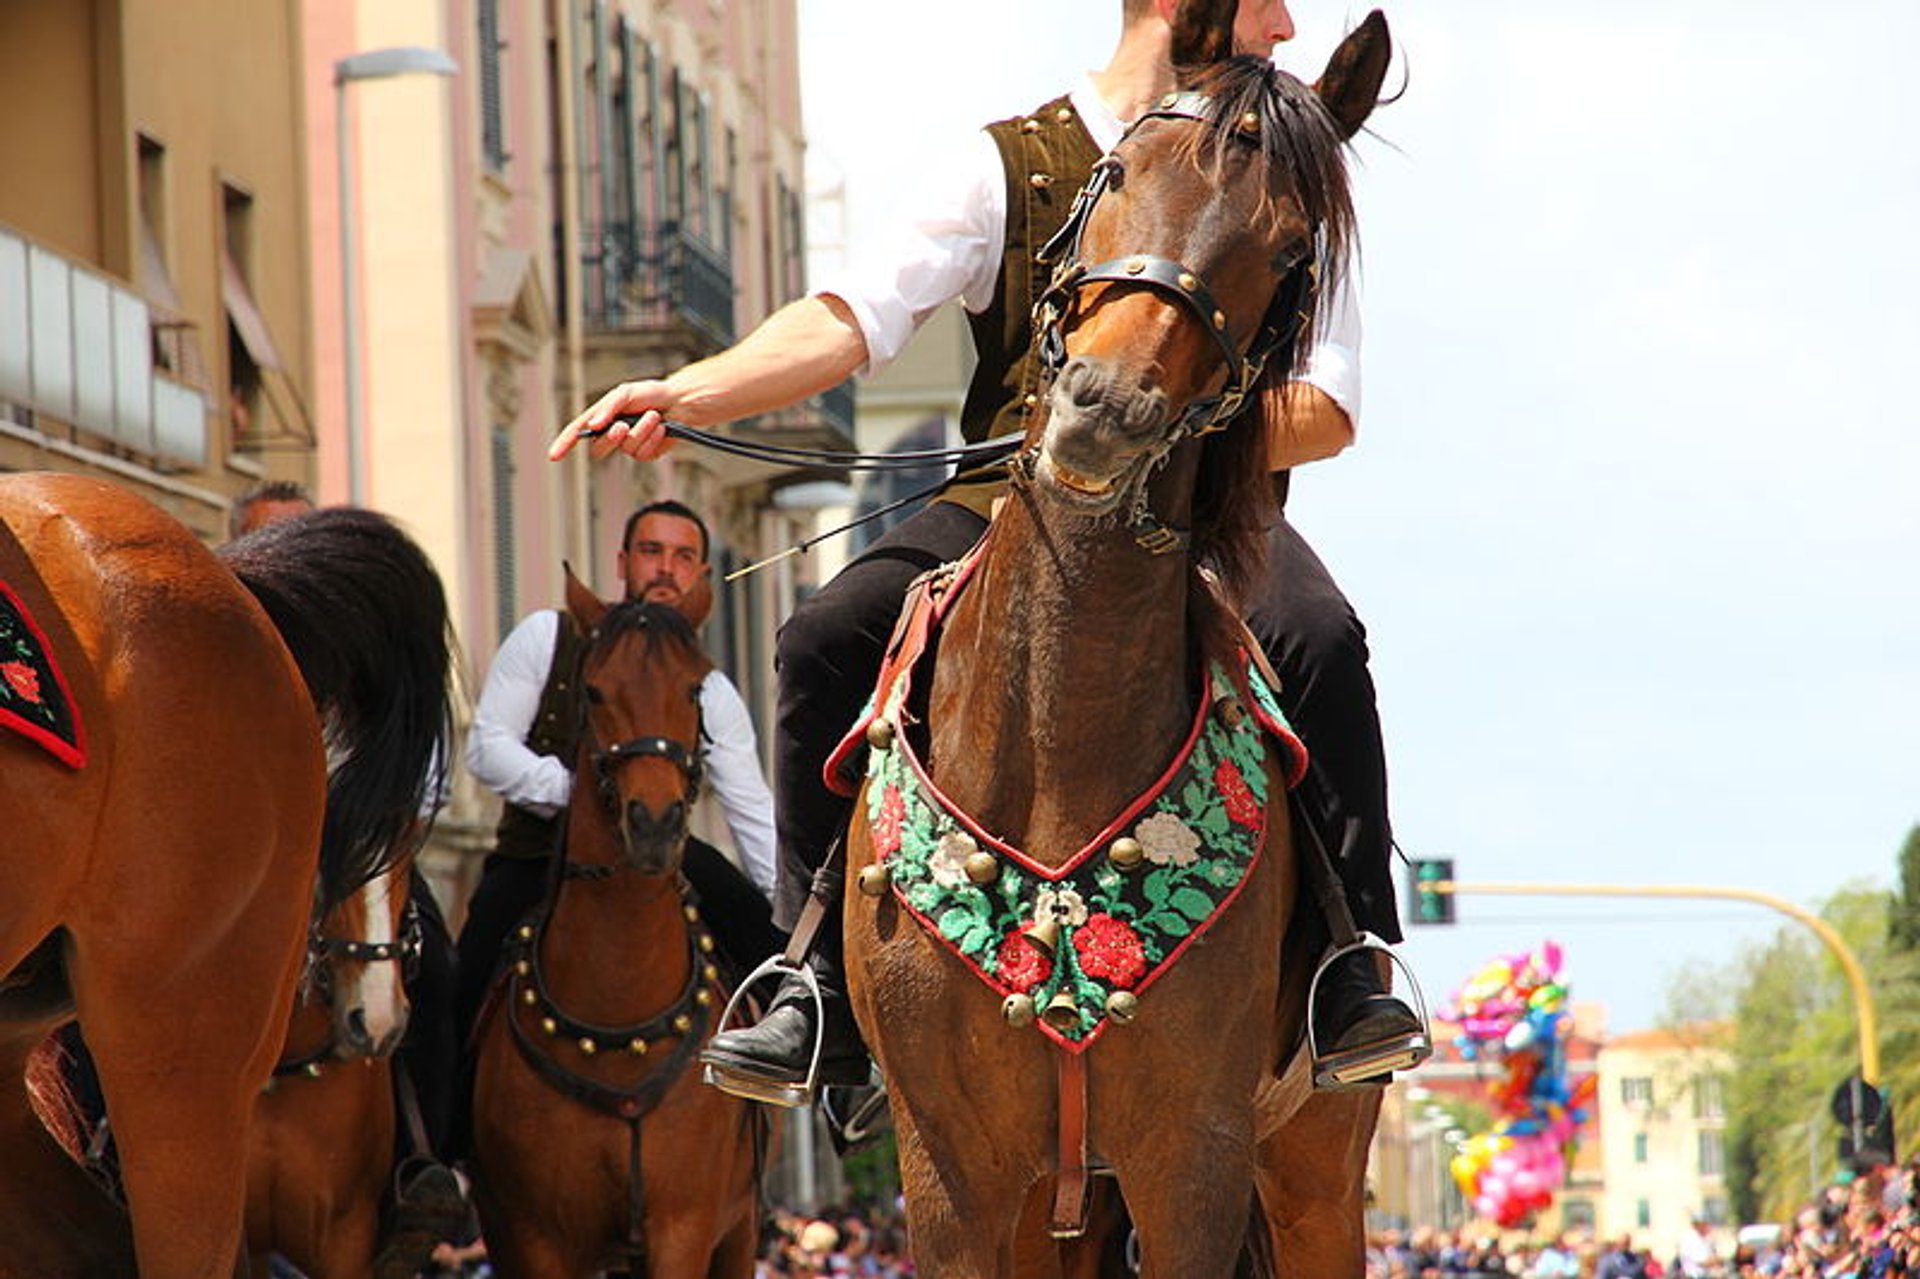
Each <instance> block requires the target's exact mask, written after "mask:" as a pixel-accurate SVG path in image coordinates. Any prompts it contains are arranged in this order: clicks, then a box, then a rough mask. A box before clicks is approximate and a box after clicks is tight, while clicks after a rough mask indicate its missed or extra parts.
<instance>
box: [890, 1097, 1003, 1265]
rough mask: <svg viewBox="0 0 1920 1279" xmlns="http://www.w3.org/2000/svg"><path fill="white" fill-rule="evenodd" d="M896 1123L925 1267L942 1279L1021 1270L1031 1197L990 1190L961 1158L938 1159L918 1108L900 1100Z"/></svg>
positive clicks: (913, 1231) (910, 1228)
mask: <svg viewBox="0 0 1920 1279" xmlns="http://www.w3.org/2000/svg"><path fill="white" fill-rule="evenodd" d="M893 1123H894V1129H895V1133H896V1136H897V1138H898V1141H899V1149H900V1182H901V1186H902V1189H903V1190H904V1191H905V1192H906V1201H907V1233H908V1235H909V1236H910V1237H911V1238H912V1239H913V1251H914V1257H915V1259H916V1260H917V1261H918V1263H919V1265H920V1268H921V1270H923V1271H924V1272H926V1273H927V1274H930V1275H938V1276H940V1279H999V1277H1000V1276H1003V1275H1010V1274H1013V1273H1015V1266H1014V1262H1015V1257H1016V1251H1017V1250H1016V1247H1015V1242H1016V1235H1017V1231H1018V1227H1019V1219H1018V1214H1019V1210H1020V1208H1021V1206H1022V1202H1023V1200H1024V1197H1025V1196H1024V1195H1023V1194H1020V1193H1015V1194H994V1193H987V1192H986V1191H985V1190H984V1189H983V1188H982V1187H981V1186H980V1185H979V1184H978V1182H977V1181H971V1182H970V1181H969V1180H968V1179H967V1175H966V1173H965V1172H964V1171H963V1170H962V1169H961V1168H960V1167H959V1166H958V1163H957V1161H951V1160H948V1161H943V1160H941V1159H938V1158H936V1157H935V1155H934V1154H933V1153H932V1152H931V1151H930V1150H929V1149H928V1145H927V1142H926V1140H925V1137H924V1136H923V1133H922V1131H921V1126H920V1123H919V1121H918V1119H917V1117H916V1116H915V1115H914V1114H913V1112H912V1109H911V1108H910V1107H908V1106H906V1105H903V1104H899V1099H897V1098H896V1104H895V1106H894V1112H893ZM979 1175H982V1174H981V1173H976V1174H975V1176H976V1177H978V1176H979ZM1001 1176H1002V1177H1003V1178H1004V1177H1005V1170H1004V1169H1003V1170H1002V1171H1001ZM1022 1181H1023V1182H1024V1181H1025V1179H1024V1178H1023V1179H1022Z"/></svg>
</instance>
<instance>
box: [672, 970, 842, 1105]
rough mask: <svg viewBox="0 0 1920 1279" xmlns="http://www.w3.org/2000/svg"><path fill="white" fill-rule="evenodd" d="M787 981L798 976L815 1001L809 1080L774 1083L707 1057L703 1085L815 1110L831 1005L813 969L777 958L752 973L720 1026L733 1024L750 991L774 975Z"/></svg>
mask: <svg viewBox="0 0 1920 1279" xmlns="http://www.w3.org/2000/svg"><path fill="white" fill-rule="evenodd" d="M776 973H777V974H779V975H780V976H781V977H782V978H783V979H784V978H786V977H789V976H795V975H797V976H798V977H799V978H800V980H801V981H802V982H803V983H805V985H806V988H807V994H808V995H809V996H811V997H812V999H813V1060H812V1061H811V1062H809V1063H808V1065H807V1077H806V1078H805V1079H803V1080H801V1081H800V1082H799V1083H794V1082H793V1081H791V1080H786V1079H772V1078H769V1077H768V1076H766V1075H758V1074H754V1073H753V1072H752V1071H749V1070H744V1069H741V1068H740V1067H737V1066H734V1065H731V1064H722V1063H719V1062H714V1061H709V1060H708V1059H707V1057H706V1055H705V1054H704V1053H702V1054H701V1057H700V1062H701V1065H702V1067H703V1070H702V1073H701V1076H700V1078H701V1079H702V1081H704V1082H706V1083H708V1084H711V1085H712V1086H713V1087H715V1088H718V1089H719V1090H720V1091H721V1092H723V1093H726V1094H728V1095H729V1096H733V1097H741V1098H744V1099H746V1100H747V1101H759V1102H765V1103H766V1104H767V1105H770V1106H783V1107H785V1108H786V1109H788V1110H798V1109H800V1108H801V1107H804V1106H811V1105H812V1104H813V1099H814V1098H815V1097H816V1096H818V1095H819V1080H820V1046H821V1044H822V1043H824V1042H825V1040H826V1037H827V1036H826V1025H827V1005H826V1001H825V1000H824V999H822V998H821V997H820V979H819V978H818V977H816V976H815V975H814V972H813V969H812V967H810V966H809V965H808V964H807V963H806V962H805V961H804V960H803V961H801V962H800V963H798V964H795V963H792V962H791V961H789V960H788V959H787V957H786V956H785V955H773V956H770V957H769V958H767V959H766V960H765V961H763V962H762V963H761V964H760V966H759V967H758V968H756V969H754V970H753V971H752V972H750V973H748V974H747V976H746V979H745V980H744V981H742V982H741V983H740V984H739V985H738V986H736V987H734V991H733V996H732V997H731V998H730V999H728V1000H727V1006H726V1009H725V1011H723V1012H722V1013H721V1014H720V1025H721V1026H723V1027H725V1026H730V1025H732V1024H733V1015H734V1013H735V1011H736V1010H737V1009H738V1008H739V1006H740V1001H741V999H742V998H744V997H745V995H746V993H747V991H749V990H751V989H752V988H753V987H754V986H755V985H757V984H758V983H760V982H762V981H764V980H766V979H767V978H768V977H771V976H773V975H774V974H776Z"/></svg>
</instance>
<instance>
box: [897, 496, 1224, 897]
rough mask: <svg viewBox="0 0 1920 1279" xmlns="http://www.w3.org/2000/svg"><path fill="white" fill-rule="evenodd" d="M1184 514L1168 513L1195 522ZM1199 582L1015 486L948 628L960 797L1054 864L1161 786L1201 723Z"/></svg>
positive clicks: (934, 732) (947, 755)
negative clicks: (1195, 692) (1197, 696)
mask: <svg viewBox="0 0 1920 1279" xmlns="http://www.w3.org/2000/svg"><path fill="white" fill-rule="evenodd" d="M1185 461H1186V465H1188V466H1190V465H1191V461H1190V460H1185ZM1170 469H1176V472H1177V469H1178V468H1170ZM1174 478H1175V480H1176V482H1175V483H1174V484H1173V485H1172V491H1175V492H1185V491H1186V490H1185V488H1184V487H1183V486H1181V485H1180V484H1179V483H1178V482H1177V481H1178V480H1179V479H1180V476H1179V475H1178V474H1177V473H1176V476H1175V477H1174ZM1188 483H1189V484H1190V473H1189V478H1188ZM1166 487H1167V486H1165V485H1156V488H1166ZM1174 505H1175V509H1173V510H1172V511H1171V512H1169V513H1168V514H1165V515H1163V516H1162V518H1164V519H1168V520H1169V521H1184V519H1185V515H1186V512H1185V510H1184V508H1183V507H1181V506H1180V505H1179V504H1177V503H1176V504H1174ZM1156 509H1163V510H1164V509H1165V508H1164V507H1156ZM1189 573H1190V567H1189V561H1188V558H1187V557H1186V556H1185V555H1150V554H1148V553H1147V552H1146V551H1144V550H1143V549H1141V547H1140V546H1139V545H1138V544H1137V543H1136V542H1135V540H1134V537H1133V535H1132V534H1131V533H1130V532H1128V531H1127V530H1126V529H1124V528H1122V527H1119V526H1118V525H1117V524H1113V523H1112V522H1107V523H1103V524H1100V525H1098V526H1094V525H1090V523H1089V521H1087V520H1086V519H1085V518H1084V517H1076V516H1073V515H1071V514H1070V513H1066V512H1063V511H1060V510H1058V509H1057V504H1056V503H1053V502H1049V501H1046V500H1044V499H1043V498H1042V497H1040V496H1038V495H1036V494H1035V493H1033V492H1032V491H1030V490H1016V491H1015V492H1014V493H1013V494H1012V495H1011V496H1010V497H1009V499H1008V501H1007V502H1006V504H1005V506H1004V507H1003V509H1002V510H1001V511H1000V513H999V514H998V515H996V516H995V519H994V527H993V535H992V537H991V538H989V539H988V541H987V545H986V548H985V550H984V551H983V552H982V559H981V562H980V564H979V565H978V567H977V568H976V569H975V570H974V575H973V580H972V581H971V582H970V583H969V584H968V586H967V589H966V590H965V592H963V593H962V595H961V596H960V598H959V600H958V601H957V602H956V604H955V606H954V611H953V614H952V616H951V617H950V619H949V620H948V622H947V624H946V626H945V627H944V628H943V630H942V634H941V639H940V649H939V656H938V659H937V661H936V663H935V668H934V675H933V683H932V693H931V699H930V702H929V709H928V718H929V726H930V730H931V737H932V753H931V757H932V763H933V769H934V773H935V776H936V780H937V781H938V782H939V784H940V786H941V788H942V789H943V790H944V791H945V792H946V793H947V794H948V796H949V797H951V798H952V799H953V800H954V801H955V802H957V803H958V804H959V805H960V806H961V807H963V808H964V809H966V810H967V811H968V812H969V813H971V814H972V815H973V816H974V817H975V818H976V819H977V820H978V821H980V822H981V824H982V825H984V826H985V827H986V828H987V829H988V830H993V831H996V832H1002V833H1005V834H1006V835H1008V836H1009V837H1013V838H1016V839H1017V840H1019V841H1021V842H1024V843H1025V844H1026V845H1027V848H1028V851H1029V852H1031V853H1033V854H1034V855H1036V856H1040V857H1042V858H1043V859H1046V858H1047V857H1048V856H1049V853H1048V851H1047V850H1052V853H1053V855H1057V856H1060V857H1064V856H1066V855H1067V854H1069V853H1071V852H1072V851H1073V850H1074V849H1075V848H1077V847H1079V844H1080V842H1082V841H1084V840H1085V838H1086V837H1087V836H1088V835H1090V834H1091V833H1092V831H1093V830H1094V829H1097V828H1098V827H1099V826H1100V825H1101V824H1103V823H1104V822H1105V821H1106V820H1107V819H1108V818H1109V817H1111V816H1112V815H1113V814H1114V813H1115V812H1117V811H1119V810H1120V809H1121V808H1122V807H1124V806H1125V805H1126V804H1127V803H1128V802H1129V801H1131V800H1132V799H1133V798H1134V797H1135V796H1137V795H1138V794H1140V793H1141V792H1142V791H1144V790H1145V789H1146V788H1147V787H1148V786H1149V785H1151V784H1152V782H1153V781H1154V780H1155V779H1156V778H1157V777H1159V775H1160V774H1161V773H1162V772H1163V771H1164V770H1165V768H1166V764H1167V760H1168V759H1169V758H1170V757H1171V755H1172V752H1173V751H1174V750H1175V748H1176V746H1177V744H1178V742H1179V741H1181V740H1182V739H1183V737H1184V735H1185V732H1186V730H1187V728H1188V727H1189V724H1190V717H1191V707H1190V706H1189V702H1188V693H1187V690H1188V683H1189V679H1188V676H1189V671H1190V667H1191V643H1190V639H1189V634H1188V625H1187V582H1188V577H1189ZM1090 823H1091V824H1090Z"/></svg>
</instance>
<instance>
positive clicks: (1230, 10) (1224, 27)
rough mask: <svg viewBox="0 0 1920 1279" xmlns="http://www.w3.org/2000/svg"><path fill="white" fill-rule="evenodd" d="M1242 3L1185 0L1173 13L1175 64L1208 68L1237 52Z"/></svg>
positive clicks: (1233, 1) (1236, 0) (1235, 1)
mask: <svg viewBox="0 0 1920 1279" xmlns="http://www.w3.org/2000/svg"><path fill="white" fill-rule="evenodd" d="M1239 9H1240V0H1181V3H1180V4H1178V5H1177V6H1176V7H1175V8H1174V11H1173V65H1174V66H1176V67H1204V66H1207V65H1209V64H1211V63H1215V62H1218V61H1220V60H1221V59H1222V58H1225V57H1227V56H1228V55H1230V54H1231V53H1232V52H1233V18H1234V15H1235V14H1236V13H1237V12H1239Z"/></svg>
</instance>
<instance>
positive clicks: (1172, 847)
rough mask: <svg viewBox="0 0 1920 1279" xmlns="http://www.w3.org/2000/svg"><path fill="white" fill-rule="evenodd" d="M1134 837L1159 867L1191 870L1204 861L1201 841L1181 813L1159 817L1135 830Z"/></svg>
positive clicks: (1167, 813)
mask: <svg viewBox="0 0 1920 1279" xmlns="http://www.w3.org/2000/svg"><path fill="white" fill-rule="evenodd" d="M1133 837H1134V838H1135V839H1137V840H1139V841H1140V845H1141V847H1143V848H1145V849H1146V850H1147V860H1148V861H1150V862H1152V863H1153V864H1154V865H1156V866H1191V865H1193V864H1194V863H1195V862H1197V861H1199V860H1200V837H1199V836H1198V835H1196V834H1194V833H1193V828H1192V827H1191V826H1188V825H1187V824H1186V823H1185V822H1183V821H1181V820H1180V815H1179V814H1178V813H1173V812H1167V811H1164V810H1163V811H1161V812H1158V813H1155V814H1154V815H1153V816H1151V817H1149V818H1147V820H1146V821H1144V822H1141V823H1140V824H1139V825H1138V826H1136V827H1134V828H1133Z"/></svg>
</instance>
